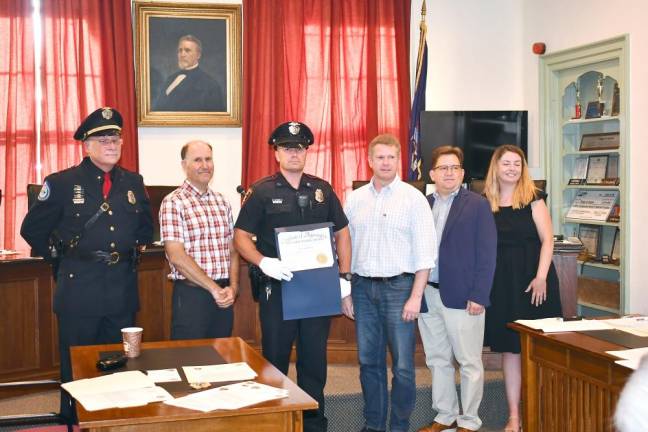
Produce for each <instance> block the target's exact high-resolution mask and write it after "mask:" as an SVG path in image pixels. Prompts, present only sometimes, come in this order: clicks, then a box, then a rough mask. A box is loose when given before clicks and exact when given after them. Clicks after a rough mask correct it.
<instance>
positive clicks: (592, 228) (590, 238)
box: [578, 225, 601, 258]
mask: <svg viewBox="0 0 648 432" xmlns="http://www.w3.org/2000/svg"><path fill="white" fill-rule="evenodd" d="M578 238H579V240H580V241H581V243H583V248H585V250H586V251H587V255H588V256H590V257H592V258H596V257H598V256H599V243H600V239H601V227H600V226H596V225H580V226H579V227H578Z"/></svg>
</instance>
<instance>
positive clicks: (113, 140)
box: [91, 136, 121, 146]
mask: <svg viewBox="0 0 648 432" xmlns="http://www.w3.org/2000/svg"><path fill="white" fill-rule="evenodd" d="M91 140H92V141H94V142H96V143H99V144H101V145H102V146H108V145H111V144H119V143H120V140H121V137H120V136H111V137H102V138H91Z"/></svg>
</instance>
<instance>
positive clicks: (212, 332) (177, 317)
mask: <svg viewBox="0 0 648 432" xmlns="http://www.w3.org/2000/svg"><path fill="white" fill-rule="evenodd" d="M215 282H216V283H217V284H218V285H219V286H221V287H226V286H228V285H229V279H218V280H216V281H215ZM233 325H234V306H230V307H228V308H224V309H223V308H220V307H218V305H217V304H216V301H215V300H214V297H213V296H212V295H211V293H210V292H209V291H207V290H206V289H204V288H202V287H199V286H197V285H195V284H193V283H191V282H188V281H185V280H182V279H179V280H176V281H175V282H174V284H173V311H172V313H171V339H174V340H175V339H205V338H223V337H230V336H232V326H233Z"/></svg>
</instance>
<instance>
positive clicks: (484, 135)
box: [421, 111, 528, 182]
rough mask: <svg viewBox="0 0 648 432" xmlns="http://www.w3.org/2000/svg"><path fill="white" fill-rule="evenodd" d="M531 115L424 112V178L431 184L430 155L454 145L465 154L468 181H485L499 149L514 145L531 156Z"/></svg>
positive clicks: (422, 141)
mask: <svg viewBox="0 0 648 432" xmlns="http://www.w3.org/2000/svg"><path fill="white" fill-rule="evenodd" d="M527 121H528V114H527V111H423V112H422V113H421V154H422V156H423V164H422V174H423V178H424V179H425V180H426V181H429V174H428V173H429V172H430V168H431V167H430V154H431V153H432V150H433V149H434V148H436V147H440V146H443V145H454V146H458V147H461V148H462V149H463V151H464V169H465V171H466V175H465V178H464V181H466V182H468V181H469V180H471V179H483V178H485V177H486V173H487V172H488V164H489V163H490V158H491V156H492V155H493V152H494V151H495V148H496V147H498V146H500V145H502V144H513V145H516V146H518V147H520V148H521V149H522V151H523V152H524V154H525V156H526V155H527Z"/></svg>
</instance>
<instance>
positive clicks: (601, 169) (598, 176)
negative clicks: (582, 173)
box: [585, 155, 608, 184]
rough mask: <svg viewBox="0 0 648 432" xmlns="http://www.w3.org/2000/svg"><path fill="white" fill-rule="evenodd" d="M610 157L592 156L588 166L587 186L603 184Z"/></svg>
mask: <svg viewBox="0 0 648 432" xmlns="http://www.w3.org/2000/svg"><path fill="white" fill-rule="evenodd" d="M607 166H608V156H607V155H600V156H590V157H589V163H588V164H587V178H586V180H585V183H587V184H601V183H603V179H605V177H606V172H607Z"/></svg>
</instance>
